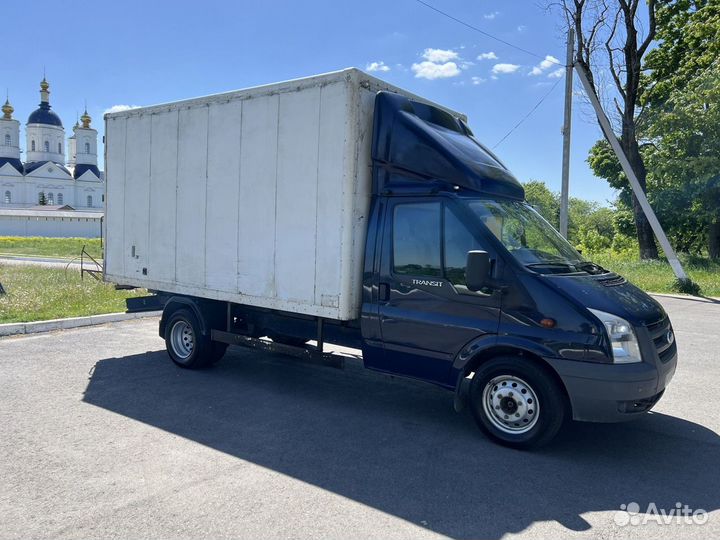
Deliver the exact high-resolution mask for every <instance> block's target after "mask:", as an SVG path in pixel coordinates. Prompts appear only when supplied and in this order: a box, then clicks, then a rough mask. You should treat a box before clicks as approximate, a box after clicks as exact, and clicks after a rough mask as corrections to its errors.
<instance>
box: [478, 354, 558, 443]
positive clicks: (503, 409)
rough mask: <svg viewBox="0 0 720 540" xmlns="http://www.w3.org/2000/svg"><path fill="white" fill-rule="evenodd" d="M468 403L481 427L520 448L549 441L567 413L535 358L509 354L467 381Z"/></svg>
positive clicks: (495, 359)
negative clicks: (530, 358)
mask: <svg viewBox="0 0 720 540" xmlns="http://www.w3.org/2000/svg"><path fill="white" fill-rule="evenodd" d="M470 403H471V408H472V413H473V417H474V418H475V421H476V422H477V424H478V426H479V427H480V429H482V430H483V431H484V432H485V433H486V434H487V435H489V436H490V437H491V438H492V439H494V440H495V441H497V442H499V443H500V444H503V445H505V446H511V447H513V448H520V449H529V448H536V447H539V446H542V445H544V444H547V443H548V442H550V441H551V440H552V439H553V438H554V437H555V435H557V433H558V431H559V430H560V428H561V427H562V425H563V423H564V421H565V418H566V417H567V413H568V411H567V409H568V407H567V404H566V401H565V395H564V392H563V389H562V388H561V387H560V386H559V385H558V383H557V382H556V381H555V379H554V378H553V377H552V376H551V375H550V374H549V373H547V372H546V370H545V369H544V368H543V367H542V366H539V365H538V364H537V361H532V360H528V359H527V358H522V357H513V356H508V357H498V358H493V359H491V360H489V361H487V362H485V363H483V364H481V365H480V367H479V368H478V369H477V371H476V372H475V375H474V376H473V379H472V383H471V385H470Z"/></svg>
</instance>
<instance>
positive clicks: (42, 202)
mask: <svg viewBox="0 0 720 540" xmlns="http://www.w3.org/2000/svg"><path fill="white" fill-rule="evenodd" d="M38 204H39V205H40V206H45V205H47V197H45V192H44V191H41V192H40V195H39V196H38Z"/></svg>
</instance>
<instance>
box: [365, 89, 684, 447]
mask: <svg viewBox="0 0 720 540" xmlns="http://www.w3.org/2000/svg"><path fill="white" fill-rule="evenodd" d="M373 163H374V176H373V179H374V194H375V195H374V197H373V201H372V205H371V220H370V226H369V230H368V239H367V251H366V258H365V283H364V299H363V309H362V334H363V338H364V346H363V357H364V361H365V364H366V366H368V367H370V368H373V369H378V370H382V371H386V372H390V373H398V374H402V375H406V376H410V377H414V378H418V379H423V380H427V381H432V382H434V383H436V384H439V385H441V386H445V387H447V388H451V389H455V390H456V391H461V390H462V389H463V387H464V386H465V385H469V403H470V404H471V407H472V412H473V414H474V416H475V418H476V420H477V421H478V423H479V424H480V427H481V428H483V429H484V430H485V431H486V432H487V433H488V434H490V435H491V436H492V437H493V438H495V439H497V440H499V441H500V442H503V443H506V444H510V445H513V446H530V445H534V444H537V443H542V442H543V441H544V440H546V439H547V438H548V437H550V436H552V435H554V432H555V431H556V430H557V428H559V426H560V425H561V424H562V422H563V421H564V420H565V418H570V417H572V418H573V419H575V420H587V421H601V422H605V421H619V420H626V419H630V418H633V417H635V416H637V415H638V414H641V413H643V412H646V411H647V410H649V409H650V408H651V407H652V406H653V405H654V404H655V403H656V402H657V401H658V400H659V399H660V397H661V396H662V394H663V392H664V389H665V387H666V385H667V384H668V382H669V381H670V378H671V377H672V375H673V373H674V370H675V365H676V351H677V349H676V345H675V342H674V335H673V331H672V326H671V324H670V321H669V319H668V317H667V314H666V313H665V312H664V310H663V309H662V307H661V306H660V305H659V304H658V303H657V302H656V301H655V300H654V299H652V298H651V297H650V296H648V295H647V294H646V293H644V292H643V291H641V290H639V289H638V288H637V287H635V286H634V285H632V284H630V283H629V282H627V281H626V280H625V279H624V278H622V277H621V276H619V275H617V274H615V273H612V272H609V271H607V270H605V269H603V268H601V267H600V266H598V265H596V264H593V263H592V262H590V261H587V260H585V259H584V258H583V257H582V255H581V254H580V253H579V252H578V251H577V250H575V249H574V248H573V247H572V246H571V245H570V244H569V243H568V242H567V241H566V240H565V239H564V238H563V237H562V236H560V234H558V233H557V232H556V231H555V230H554V229H553V227H552V226H551V225H550V224H549V223H548V222H547V221H545V220H544V219H543V218H542V217H541V216H540V215H539V214H538V213H537V212H536V211H535V210H534V209H533V208H532V207H531V206H530V205H528V204H527V203H526V202H525V201H524V192H523V188H522V186H521V185H520V183H519V182H517V180H515V178H513V177H512V175H511V173H510V172H509V171H508V170H507V168H506V167H505V166H504V165H503V164H502V163H501V162H500V160H499V159H498V158H497V157H496V156H494V155H493V154H492V153H491V152H490V151H489V150H488V149H487V148H485V147H484V146H483V145H481V144H480V143H479V142H477V141H476V140H475V138H474V136H473V134H472V132H471V131H470V130H469V128H468V127H467V126H466V125H465V124H464V123H463V122H462V121H461V120H459V119H457V118H454V117H452V116H451V115H449V114H447V113H444V112H443V111H439V110H437V109H432V108H431V107H427V106H425V105H422V104H417V103H413V102H412V101H411V100H409V99H407V98H405V97H402V96H397V95H393V94H380V95H378V98H377V101H376V109H375V133H374V146H373ZM470 374H473V375H472V378H471V379H469V380H466V377H468V376H469V375H470ZM528 396H529V397H528Z"/></svg>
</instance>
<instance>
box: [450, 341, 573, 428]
mask: <svg viewBox="0 0 720 540" xmlns="http://www.w3.org/2000/svg"><path fill="white" fill-rule="evenodd" d="M544 352H545V351H544V348H543V347H542V346H537V345H536V344H535V343H532V342H530V343H525V342H524V340H516V339H513V340H507V341H506V340H503V339H498V337H497V336H493V339H492V341H489V340H487V339H486V340H476V341H474V342H471V343H470V344H468V346H467V347H465V348H464V349H463V351H461V353H460V354H459V355H458V357H457V358H456V361H455V363H454V364H453V367H454V368H455V369H456V370H457V381H456V384H455V403H456V407H455V408H456V409H458V408H461V406H460V403H461V402H462V401H463V400H464V394H465V392H466V390H467V385H466V384H465V382H466V381H467V379H466V377H467V376H468V375H470V374H471V373H474V372H475V371H476V370H477V369H478V368H479V367H480V366H481V365H482V364H484V363H486V362H488V361H490V360H492V359H493V358H498V357H500V356H506V357H507V356H517V357H522V358H528V359H530V360H533V361H534V362H535V363H536V364H537V365H538V366H539V367H540V368H541V369H542V370H543V371H545V372H546V373H547V374H548V375H549V376H550V377H551V378H552V379H553V380H554V381H555V382H556V383H557V385H558V386H559V388H561V389H562V392H563V395H564V399H565V403H566V405H567V406H568V408H569V409H568V410H569V411H570V413H571V414H572V402H571V401H570V394H569V393H568V390H567V387H566V386H565V383H564V382H563V380H562V378H561V377H560V374H559V373H558V372H557V371H556V370H555V368H554V367H553V366H552V365H551V364H550V363H549V362H548V361H547V360H545V358H544V357H543V353H544ZM463 353H465V355H464V356H463Z"/></svg>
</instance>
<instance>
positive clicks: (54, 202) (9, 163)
mask: <svg viewBox="0 0 720 540" xmlns="http://www.w3.org/2000/svg"><path fill="white" fill-rule="evenodd" d="M0 110H2V117H0V209H10V208H15V209H22V208H32V207H48V208H49V207H65V208H64V209H67V210H70V209H75V210H90V211H97V212H102V210H103V207H104V201H105V182H104V177H103V173H102V172H101V171H100V170H99V169H98V159H97V158H98V146H97V145H98V141H97V137H98V134H97V131H96V130H95V129H94V128H93V127H92V126H91V123H92V118H90V115H89V114H88V113H87V110H85V112H84V113H83V115H82V116H81V117H80V120H79V122H76V123H75V126H73V133H72V135H71V136H70V137H69V138H67V139H66V138H65V128H64V127H63V123H62V120H61V119H60V117H59V116H58V115H57V113H55V111H53V110H52V107H51V106H50V85H49V83H48V82H47V81H46V80H45V78H43V80H42V82H41V83H40V104H39V105H38V108H37V109H35V110H34V111H33V112H31V113H30V115H29V116H28V120H27V123H26V124H25V150H24V159H22V158H21V153H22V150H21V148H20V122H19V121H18V120H16V119H15V118H14V117H13V114H14V113H15V109H14V108H13V106H12V105H11V103H10V100H9V99H7V100H6V101H5V104H4V105H3V106H2V108H1V109H0ZM66 207H70V208H66Z"/></svg>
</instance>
